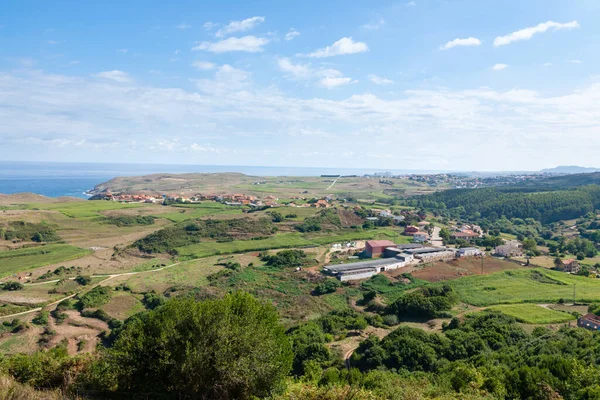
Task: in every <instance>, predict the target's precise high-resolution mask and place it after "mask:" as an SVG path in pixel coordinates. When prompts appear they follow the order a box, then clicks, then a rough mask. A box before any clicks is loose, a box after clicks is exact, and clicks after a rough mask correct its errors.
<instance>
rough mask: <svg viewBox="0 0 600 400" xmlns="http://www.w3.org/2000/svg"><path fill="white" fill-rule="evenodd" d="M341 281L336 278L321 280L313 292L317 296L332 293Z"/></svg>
mask: <svg viewBox="0 0 600 400" xmlns="http://www.w3.org/2000/svg"><path fill="white" fill-rule="evenodd" d="M341 286H342V283H341V282H340V281H338V280H337V279H332V278H329V279H325V280H324V281H323V282H321V283H319V284H318V285H317V287H316V288H315V292H314V293H315V294H316V295H317V296H321V295H323V294H327V293H334V292H335V291H336V290H337V288H339V287H341Z"/></svg>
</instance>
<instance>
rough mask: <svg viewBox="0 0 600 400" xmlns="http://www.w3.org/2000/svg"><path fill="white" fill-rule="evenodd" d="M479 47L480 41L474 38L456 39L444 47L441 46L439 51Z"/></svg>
mask: <svg viewBox="0 0 600 400" xmlns="http://www.w3.org/2000/svg"><path fill="white" fill-rule="evenodd" d="M479 45H481V40H479V39H477V38H474V37H470V38H466V39H459V38H456V39H454V40H451V41H449V42H448V43H446V44H445V45H443V46H441V47H440V50H449V49H451V48H453V47H456V46H479Z"/></svg>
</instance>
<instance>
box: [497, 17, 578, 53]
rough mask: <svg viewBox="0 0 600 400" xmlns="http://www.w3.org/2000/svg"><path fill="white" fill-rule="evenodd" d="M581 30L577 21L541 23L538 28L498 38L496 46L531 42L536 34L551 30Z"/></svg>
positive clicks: (534, 27) (530, 28)
mask: <svg viewBox="0 0 600 400" xmlns="http://www.w3.org/2000/svg"><path fill="white" fill-rule="evenodd" d="M574 28H579V23H578V22H577V21H572V22H567V23H559V22H554V21H548V22H544V23H541V24H539V25H537V26H533V27H529V28H525V29H521V30H519V31H516V32H513V33H509V34H508V35H506V36H498V37H497V38H496V39H494V46H496V47H498V46H504V45H507V44H510V43H512V42H517V41H519V40H529V39H531V38H532V37H533V35H535V34H536V33H543V32H546V31H547V30H549V29H552V30H559V29H574Z"/></svg>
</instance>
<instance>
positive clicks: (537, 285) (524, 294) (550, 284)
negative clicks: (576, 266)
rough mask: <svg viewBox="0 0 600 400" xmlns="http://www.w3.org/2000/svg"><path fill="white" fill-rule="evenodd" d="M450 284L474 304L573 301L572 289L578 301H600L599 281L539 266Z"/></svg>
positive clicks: (465, 300) (454, 281)
mask: <svg viewBox="0 0 600 400" xmlns="http://www.w3.org/2000/svg"><path fill="white" fill-rule="evenodd" d="M449 284H450V285H452V287H454V289H455V290H456V292H457V293H458V294H459V296H460V298H461V300H462V301H464V302H465V303H468V304H472V305H475V306H491V305H495V304H517V303H556V302H558V301H559V300H560V299H564V300H567V301H572V300H573V290H574V288H575V292H576V300H577V301H580V302H586V303H590V302H593V301H598V300H600V280H597V279H592V278H586V277H582V276H575V275H569V274H565V273H563V272H558V271H550V270H546V269H542V268H527V269H526V268H523V269H519V270H511V271H504V272H498V273H494V274H490V275H483V276H482V275H474V276H468V277H464V278H458V279H455V280H453V281H450V282H449Z"/></svg>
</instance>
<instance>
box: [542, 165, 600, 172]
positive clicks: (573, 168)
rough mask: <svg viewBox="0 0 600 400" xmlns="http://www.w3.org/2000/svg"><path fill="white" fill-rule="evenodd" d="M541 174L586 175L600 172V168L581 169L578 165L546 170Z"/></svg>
mask: <svg viewBox="0 0 600 400" xmlns="http://www.w3.org/2000/svg"><path fill="white" fill-rule="evenodd" d="M540 172H543V173H549V174H585V173H590V172H600V169H599V168H590V167H580V166H577V165H561V166H558V167H555V168H546V169H543V170H541V171H540Z"/></svg>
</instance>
